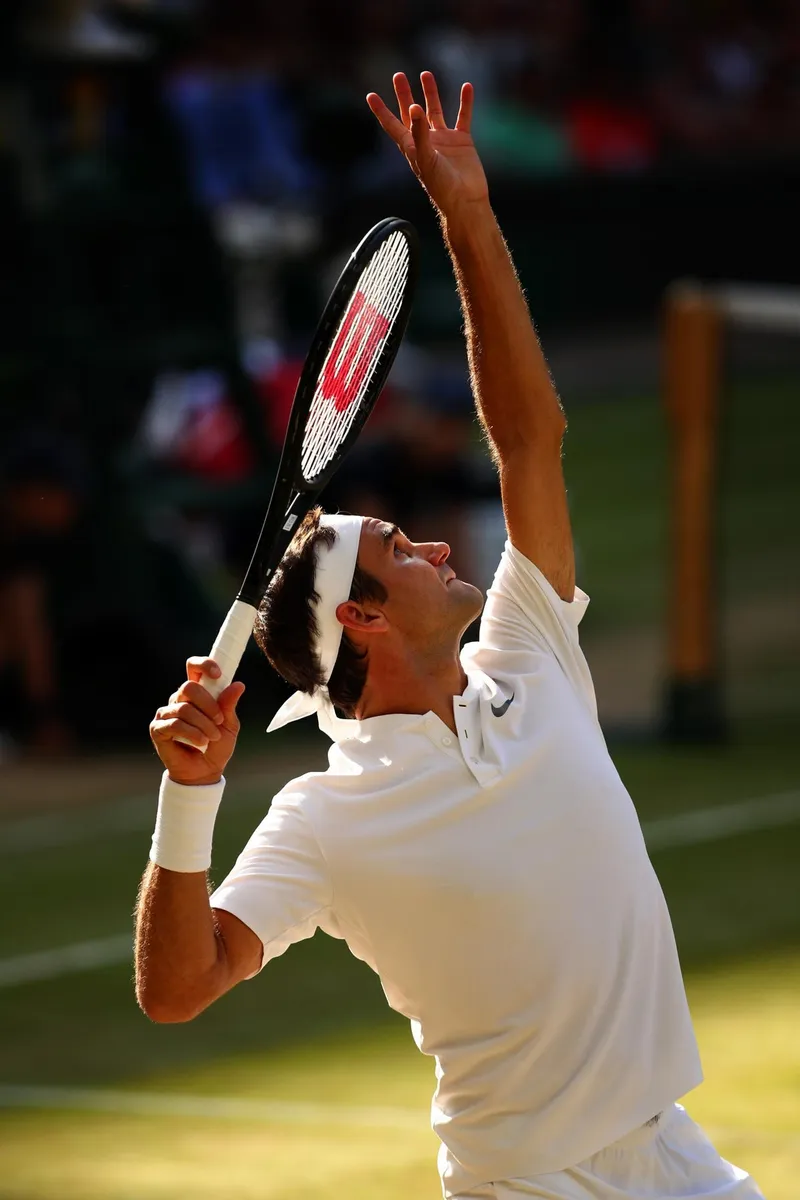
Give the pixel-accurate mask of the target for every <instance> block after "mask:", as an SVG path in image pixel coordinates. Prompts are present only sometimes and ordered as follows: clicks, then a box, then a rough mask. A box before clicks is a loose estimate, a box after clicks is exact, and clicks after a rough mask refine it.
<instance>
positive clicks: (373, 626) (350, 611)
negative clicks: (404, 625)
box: [336, 600, 389, 633]
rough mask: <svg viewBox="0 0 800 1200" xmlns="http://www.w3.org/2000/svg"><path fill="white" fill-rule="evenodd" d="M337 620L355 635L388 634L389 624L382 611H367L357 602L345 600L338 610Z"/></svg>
mask: <svg viewBox="0 0 800 1200" xmlns="http://www.w3.org/2000/svg"><path fill="white" fill-rule="evenodd" d="M336 619H337V621H339V623H340V624H341V625H344V627H345V629H352V630H353V632H354V633H386V631H387V630H388V628H389V622H388V621H387V620H386V617H385V616H384V615H383V613H382V612H381V611H380V609H367V608H365V607H364V605H363V604H358V603H356V601H355V600H345V601H343V602H342V603H341V604H340V605H339V607H338V608H337V609H336Z"/></svg>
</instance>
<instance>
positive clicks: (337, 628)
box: [267, 513, 364, 733]
mask: <svg viewBox="0 0 800 1200" xmlns="http://www.w3.org/2000/svg"><path fill="white" fill-rule="evenodd" d="M363 521H364V518H363V517H351V516H343V515H341V514H335V515H331V514H329V513H323V515H322V516H321V517H320V519H319V523H320V526H322V527H324V528H327V529H333V530H334V531H335V532H336V535H337V536H336V540H335V542H334V543H333V545H332V546H326V545H325V543H324V542H321V543H320V544H319V545H318V546H317V551H316V554H317V566H316V571H315V574H314V591H315V592H316V593H317V596H318V600H317V602H316V604H315V605H314V617H315V619H316V623H317V637H316V639H315V641H314V649H315V650H316V652H317V654H318V655H319V660H320V663H321V664H322V673H323V675H324V678H325V684H326V685H327V683H328V680H329V679H330V677H331V675H332V674H333V668H334V667H335V666H336V659H337V657H338V654H339V647H340V645H341V644H342V634H343V632H344V626H343V625H341V624H340V623H339V620H338V618H337V616H336V609H337V608H338V607H339V605H340V604H342V603H344V601H345V600H348V599H349V598H350V589H351V587H352V586H353V574H354V573H355V569H356V560H357V558H358V545H359V542H360V540H361V526H362V524H363ZM312 713H318V714H319V716H320V718H322V717H323V715H324V716H326V717H327V716H331V715H333V705H332V704H331V701H330V697H329V696H328V689H327V686H324V687H318V688H317V689H316V690H315V691H314V692H295V693H294V695H293V696H290V697H289V699H288V700H287V701H286V703H285V704H283V705H281V707H280V708H279V709H278V711H277V712H276V713H275V716H274V717H273V718H272V720H271V721H270V723H269V725H268V727H267V733H272V732H273V731H274V730H276V729H281V728H282V727H283V726H284V725H289V724H290V722H292V721H299V720H300V719H301V717H308V716H310V715H311V714H312ZM325 723H326V724H327V723H328V722H327V721H326V722H325ZM320 724H322V719H321V720H320Z"/></svg>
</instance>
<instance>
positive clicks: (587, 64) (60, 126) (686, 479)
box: [0, 0, 800, 1200]
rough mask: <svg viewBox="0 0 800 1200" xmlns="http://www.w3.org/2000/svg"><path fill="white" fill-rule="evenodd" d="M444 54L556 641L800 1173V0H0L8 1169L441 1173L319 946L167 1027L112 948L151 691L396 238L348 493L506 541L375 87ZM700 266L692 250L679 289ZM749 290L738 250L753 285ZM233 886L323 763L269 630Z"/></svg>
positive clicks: (361, 994)
mask: <svg viewBox="0 0 800 1200" xmlns="http://www.w3.org/2000/svg"><path fill="white" fill-rule="evenodd" d="M422 68H430V69H433V70H434V71H435V73H436V75H437V78H438V80H439V85H440V90H441V92H442V95H443V98H444V100H445V109H446V113H447V114H448V115H449V117H450V119H451V120H452V119H453V117H454V115H455V109H456V98H457V95H458V89H459V87H460V84H461V82H462V80H463V79H467V78H468V79H470V80H471V81H472V82H473V83H474V85H475V89H476V110H475V119H474V129H473V132H474V136H475V140H476V143H477V145H478V148H479V150H480V152H481V154H482V157H483V159H484V162H485V164H486V168H487V174H488V176H489V182H490V188H491V192H492V198H493V203H494V206H495V209H496V211H497V214H498V217H499V219H500V222H501V225H502V227H503V229H504V232H505V234H506V236H507V239H508V242H509V245H510V247H511V250H512V252H513V254H514V258H515V261H516V263H517V266H518V269H519V273H520V277H521V280H522V283H523V285H524V287H525V289H526V293H527V296H528V299H529V303H530V306H531V311H532V314H533V316H534V318H535V320H536V323H537V327H538V329H539V332H540V335H541V337H542V340H543V343H544V347H545V351H546V354H547V357H548V360H549V363H550V366H551V369H552V373H553V375H554V378H555V381H556V384H557V387H558V389H559V392H560V394H561V396H562V399H563V401H564V405H565V408H566V411H567V414H568V416H569V420H570V431H569V435H568V439H567V446H566V459H565V469H566V473H567V481H568V487H569V494H570V504H571V509H572V515H573V522H574V528H575V536H576V547H577V555H578V564H579V581H580V583H581V586H582V587H584V589H585V590H586V591H588V592H589V593H590V595H591V597H592V606H591V609H590V613H589V616H588V617H587V619H586V621H585V622H584V625H583V626H582V638H583V643H584V646H585V649H586V652H587V657H588V659H589V662H590V666H591V668H592V671H593V674H594V678H595V683H596V688H597V692H598V700H599V706H600V712H601V718H602V721H603V725H604V729H605V731H606V734H607V737H608V740H609V743H610V746H611V749H612V753H613V755H614V758H615V761H616V762H617V765H618V767H619V769H620V771H621V773H622V775H623V778H624V779H625V781H626V783H627V784H628V786H629V788H630V790H631V793H632V795H633V798H634V800H635V802H636V804H637V807H638V808H639V811H640V814H641V816H642V820H643V824H644V827H645V833H646V837H647V839H648V843H649V845H650V848H651V853H652V855H653V861H654V864H655V866H656V869H657V871H658V873H659V876H660V878H661V880H662V884H663V886H664V888H665V891H666V893H667V898H668V900H669V902H670V907H671V909H672V912H673V915H674V920H675V925H676V931H677V934H678V939H679V944H680V949H681V953H682V957H683V961H684V964H685V966H686V970H687V981H688V986H689V991H690V999H691V1001H692V1006H693V1011H694V1015H695V1019H696V1022H697V1026H698V1031H699V1034H700V1040H701V1049H702V1051H703V1055H704V1059H705V1062H706V1069H707V1075H708V1077H709V1083H708V1084H706V1085H704V1087H703V1088H702V1089H701V1091H700V1092H699V1093H698V1094H697V1096H696V1097H692V1098H691V1102H690V1103H689V1107H690V1109H691V1111H692V1112H693V1113H694V1115H696V1116H698V1117H699V1118H700V1119H702V1120H704V1121H705V1122H706V1124H708V1126H709V1127H710V1128H711V1131H712V1133H713V1135H714V1136H715V1137H716V1139H717V1141H718V1142H719V1144H720V1147H721V1148H722V1149H723V1151H724V1152H726V1153H727V1154H728V1155H729V1157H731V1158H733V1159H734V1160H735V1161H740V1160H741V1162H742V1165H744V1166H746V1167H747V1168H749V1169H751V1170H752V1171H753V1173H754V1174H755V1175H756V1177H757V1178H758V1179H759V1180H760V1181H761V1183H762V1186H763V1187H764V1189H765V1191H766V1192H767V1194H768V1196H769V1197H771V1200H795V1196H796V1179H797V1178H798V1176H800V1024H798V1022H797V1020H796V1017H795V1015H794V1014H795V1013H796V1003H797V995H798V987H799V986H800V885H798V879H800V869H799V868H798V851H800V836H799V835H798V824H799V823H800V768H798V758H797V745H798V735H800V687H799V686H798V685H800V604H799V603H798V601H799V600H800V551H799V550H798V539H797V534H796V525H797V516H798V510H799V508H800V506H799V505H798V501H799V500H800V473H799V472H798V468H797V461H798V455H799V454H800V403H799V401H800V238H798V236H797V214H798V212H800V0H758V2H757V0H695V2H690V0H605V2H603V3H600V0H461V2H460V3H458V4H456V3H454V2H451V0H426V3H424V4H423V3H421V0H394V2H393V3H392V4H384V3H380V2H378V0H328V2H327V3H321V2H318V0H295V2H294V3H292V4H290V5H285V6H276V5H271V4H267V3H264V2H263V0H260V2H259V0H116V2H115V0H107V2H106V3H99V2H91V0H25V2H24V3H23V0H5V3H4V4H3V5H2V8H0V855H2V856H3V860H4V861H3V872H2V874H1V875H0V899H2V902H3V906H4V910H5V912H6V914H7V917H6V921H5V923H4V925H3V927H2V928H0V1012H1V1013H2V1018H3V1019H2V1029H3V1033H2V1034H0V1196H3V1197H14V1198H15V1200H33V1198H34V1197H36V1198H45V1197H56V1196H58V1197H76V1198H78V1197H80V1198H81V1200H86V1198H94V1197H97V1198H101V1197H102V1198H110V1200H117V1198H120V1200H122V1198H123V1197H124V1198H127V1197H132V1196H134V1195H135V1196H137V1197H140V1198H141V1197H148V1198H149V1197H178V1196H183V1195H185V1194H186V1193H187V1191H188V1189H189V1188H190V1187H191V1188H192V1190H193V1191H194V1192H195V1193H196V1194H197V1195H198V1196H209V1197H216V1196H226V1195H231V1194H233V1192H234V1191H235V1192H236V1194H237V1195H239V1196H241V1197H246V1196H254V1197H255V1196H259V1197H270V1200H293V1198H294V1197H300V1196H301V1195H302V1196H303V1197H304V1198H306V1200H307V1198H309V1197H328V1196H330V1197H333V1196H334V1195H335V1196H337V1197H340V1196H342V1195H346V1196H348V1197H349V1198H352V1200H357V1198H358V1197H362V1196H363V1197H367V1196H372V1195H374V1194H376V1193H378V1192H380V1193H381V1194H383V1195H385V1196H387V1197H389V1198H390V1200H391V1198H392V1197H394V1196H397V1197H400V1196H403V1197H405V1196H407V1195H411V1194H413V1195H419V1196H420V1197H425V1196H427V1197H434V1196H435V1195H437V1194H438V1191H437V1189H438V1183H437V1180H436V1175H435V1166H434V1154H435V1146H434V1144H433V1140H432V1138H431V1136H430V1134H429V1132H428V1130H427V1124H426V1111H427V1104H428V1098H429V1093H430V1091H431V1090H432V1086H433V1080H432V1072H431V1071H430V1070H429V1064H427V1062H426V1060H424V1059H423V1058H422V1057H421V1056H419V1055H418V1054H417V1052H416V1051H415V1049H414V1048H413V1045H412V1043H411V1040H410V1038H409V1037H408V1033H407V1030H406V1029H405V1028H404V1026H403V1024H402V1022H399V1021H396V1020H395V1019H394V1018H393V1016H392V1014H391V1013H389V1012H388V1010H386V1008H385V1002H384V1000H383V997H382V994H381V992H380V988H379V986H378V985H377V982H376V981H375V980H374V979H373V978H372V977H371V976H370V975H369V972H368V971H367V970H366V968H363V965H362V964H358V963H355V962H354V961H352V960H351V959H349V958H348V956H347V954H346V952H344V951H343V950H342V947H341V946H340V945H339V944H338V943H336V944H335V943H332V942H329V941H326V940H325V939H321V938H315V939H313V940H312V942H310V943H305V944H303V945H302V946H300V947H296V948H293V949H292V950H291V951H290V953H289V954H288V955H287V956H286V959H285V960H281V961H280V962H279V963H276V964H273V965H272V966H271V968H270V970H269V971H268V972H267V975H266V976H264V977H261V978H260V979H259V980H258V981H256V982H255V983H252V984H248V985H245V986H244V987H242V988H240V989H238V991H237V992H236V993H234V994H233V995H231V996H230V997H228V998H226V999H225V1000H224V1001H222V1002H221V1003H220V1004H219V1005H218V1006H217V1008H216V1010H213V1011H211V1012H209V1013H207V1014H204V1015H203V1017H201V1018H200V1019H199V1020H198V1021H197V1022H195V1023H193V1024H192V1025H191V1026H187V1027H185V1028H184V1027H180V1028H172V1029H169V1028H155V1027H152V1026H150V1025H149V1024H148V1022H147V1021H146V1019H145V1018H144V1017H142V1016H141V1014H139V1013H138V1012H137V1010H136V1008H135V1004H134V1000H133V994H132V990H131V986H130V915H129V914H130V910H131V907H132V904H133V901H134V896H135V890H136V885H137V880H138V877H139V874H140V872H141V869H142V867H143V864H144V861H145V859H146V854H147V849H148V839H149V833H150V829H151V826H152V819H153V815H154V810H155V793H156V790H157V783H158V777H159V770H158V763H157V760H156V759H155V756H154V754H153V753H152V750H151V749H150V748H149V741H148V737H147V724H148V721H149V720H150V717H151V715H152V713H153V711H154V710H155V708H156V707H157V706H158V705H159V704H160V703H162V702H164V701H165V700H166V698H167V696H168V695H169V693H170V692H171V691H172V690H174V688H175V686H176V685H177V683H178V681H179V680H180V679H181V678H182V673H183V664H184V660H185V658H186V657H187V655H189V654H195V653H203V652H205V651H206V650H207V649H208V648H209V647H210V645H211V643H212V641H213V638H214V636H215V634H216V631H217V629H218V626H219V621H220V619H221V617H222V615H224V613H225V611H227V608H228V605H229V603H230V600H231V599H232V597H233V595H234V594H235V591H236V589H237V587H238V584H239V582H240V580H241V576H242V574H243V572H244V569H245V567H246V565H247V559H248V555H249V550H250V548H251V547H252V543H253V540H254V537H255V534H256V532H257V529H258V527H259V525H260V521H261V518H262V515H263V511H264V508H265V505H266V502H267V499H268V497H269V492H270V489H271V483H272V477H273V473H274V470H275V467H276V462H277V456H278V453H279V450H280V446H281V442H282V438H283V433H284V430H285V426H286V421H287V418H288V413H289V408H290V404H291V399H292V396H293V392H294V386H295V383H296V380H297V377H298V374H299V369H300V365H301V363H302V360H303V357H304V354H305V350H306V348H307V346H308V343H309V340H310V337H311V334H312V332H313V329H314V326H315V323H316V320H317V317H318V316H319V313H320V311H321V307H322V305H323V303H324V301H325V298H326V297H327V294H328V291H329V289H330V287H331V285H332V283H333V281H334V280H335V278H336V275H337V273H338V271H339V270H340V269H341V266H342V265H343V262H344V259H345V257H346V255H347V254H348V253H349V251H350V249H351V248H352V246H353V245H354V244H355V242H356V241H357V240H358V239H359V238H360V237H361V236H362V234H363V233H364V232H366V230H367V229H368V228H369V227H370V226H371V225H372V224H373V223H374V222H375V221H377V220H379V219H380V218H382V217H385V216H387V215H393V214H396V215H399V216H403V217H406V218H409V219H411V220H412V221H413V222H414V223H415V224H416V225H417V228H418V230H419V233H420V236H421V240H422V247H423V261H422V275H421V279H420V283H419V288H418V293H417V298H416V302H415V307H414V312H413V315H412V319H411V324H410V327H409V334H408V337H407V340H406V343H405V346H404V348H403V350H402V352H401V355H400V356H399V358H398V361H397V364H396V367H395V369H394V371H393V373H392V376H391V378H390V381H389V384H388V386H387V388H386V390H385V392H384V395H383V397H382V399H381V401H380V403H379V406H378V408H377V409H376V412H375V414H374V415H373V417H372V418H371V421H370V426H369V428H368V430H367V431H366V433H365V435H364V437H363V438H362V440H361V441H360V443H359V446H358V448H357V450H356V451H355V452H354V454H353V456H352V458H351V459H350V460H349V462H348V466H347V469H346V471H345V472H344V474H343V477H342V478H341V479H339V480H337V481H336V482H335V485H332V487H331V488H330V489H329V491H328V492H327V493H326V495H325V498H324V499H325V502H326V503H327V505H328V506H329V507H336V506H340V507H342V508H345V509H352V510H355V511H364V512H369V513H370V514H372V515H376V516H381V517H387V518H388V519H390V520H396V521H397V522H398V523H399V524H400V525H401V526H402V527H403V528H404V530H405V531H406V532H407V533H408V534H409V536H411V537H412V538H419V539H423V538H424V539H427V538H437V539H438V538H444V539H445V540H447V541H448V542H449V543H450V544H451V547H452V561H453V563H454V565H455V567H456V570H457V571H458V573H459V574H461V575H462V576H465V577H467V578H471V579H474V580H475V582H478V583H480V584H481V585H482V586H484V587H486V586H488V583H489V581H490V579H491V576H492V573H493V570H494V567H495V565H496V562H497V560H498V557H499V553H500V549H501V547H502V542H503V525H502V514H501V512H500V507H499V494H498V489H497V484H496V480H495V478H494V474H493V471H492V468H491V465H490V463H489V460H488V457H487V455H486V452H485V447H484V446H483V444H482V441H481V439H480V436H479V434H478V430H477V428H476V425H475V421H474V419H473V410H472V401H471V397H470V393H469V384H468V378H467V374H466V368H465V360H464V352H463V343H462V339H461V332H460V324H461V322H460V314H459V309H458V304H457V299H456V295H455V289H454V285H453V280H452V273H451V269H450V266H449V262H448V259H447V256H446V254H445V252H444V250H443V248H442V245H441V239H440V235H439V232H438V228H437V225H436V221H435V218H434V215H433V212H432V210H431V209H430V207H429V205H428V202H427V200H426V198H425V196H424V195H423V194H422V192H421V190H420V189H419V187H418V185H417V183H416V181H415V180H414V179H413V177H412V176H411V175H410V173H409V172H408V169H407V167H406V164H405V163H404V162H403V160H402V158H401V156H400V155H399V154H398V153H397V151H396V150H395V149H394V147H393V146H392V145H391V144H390V143H389V142H388V139H386V138H385V137H384V136H383V135H382V134H381V131H380V129H379V128H378V127H377V125H376V124H375V122H374V119H373V118H372V117H371V115H370V113H369V112H368V110H367V108H366V105H365V103H364V95H365V93H366V92H367V91H368V90H377V91H379V92H381V93H382V94H383V95H384V96H385V97H386V98H387V99H388V98H389V96H390V93H391V75H392V73H393V72H394V71H396V70H406V71H407V72H408V73H409V75H410V76H411V77H412V79H413V77H415V76H416V75H417V74H418V72H419V70H420V69H422ZM687 281H688V282H687ZM730 285H736V287H735V288H734V287H732V286H730ZM242 678H243V679H244V680H245V682H246V683H247V684H248V691H247V694H246V696H245V698H244V701H243V704H242V717H243V723H244V731H243V734H242V738H241V744H240V747H239V751H238V752H237V757H236V760H235V762H234V764H232V769H231V772H230V785H229V790H228V795H227V796H226V801H225V808H224V810H223V815H222V816H221V819H220V826H219V833H218V839H217V849H216V852H215V854H216V857H215V873H216V875H217V878H220V877H221V875H222V874H223V873H224V871H225V870H226V869H227V866H228V865H229V863H230V862H231V861H232V859H233V857H234V855H235V854H236V852H237V850H238V848H239V847H240V846H241V844H242V842H243V840H244V839H245V838H246V836H247V834H248V833H249V831H250V830H251V829H252V827H253V826H254V824H255V823H256V822H257V821H258V819H259V817H260V815H261V814H262V813H263V811H264V809H265V808H266V806H267V805H268V803H269V799H270V796H271V795H272V794H273V793H274V791H275V790H277V789H278V788H279V787H280V786H281V785H282V783H283V782H284V781H285V780H286V779H287V778H289V777H290V776H292V775H294V774H297V773H300V772H302V771H305V770H308V769H315V768H317V767H319V766H320V765H321V766H322V767H323V768H324V763H325V745H324V741H323V739H321V737H320V736H319V735H318V734H316V733H315V731H314V730H313V729H311V728H310V723H309V722H305V723H304V724H305V725H307V726H309V728H306V729H298V728H297V727H295V728H294V729H292V730H290V731H288V732H286V733H285V734H283V735H277V736H274V737H272V738H270V739H269V742H267V739H266V737H265V735H264V734H263V732H262V731H263V729H264V727H265V725H266V723H267V721H268V719H269V717H270V715H271V713H272V711H273V710H274V708H275V707H277V705H278V704H279V703H280V702H281V700H282V699H283V698H284V696H285V694H286V691H285V689H284V687H283V685H282V684H281V682H280V681H279V680H277V679H276V678H275V677H274V676H273V675H272V674H271V672H270V671H269V669H268V668H267V667H266V666H265V665H264V664H263V662H262V661H261V660H259V657H258V654H257V652H256V651H255V647H253V648H252V651H251V652H250V653H249V654H248V656H246V658H245V660H244V662H243V664H242Z"/></svg>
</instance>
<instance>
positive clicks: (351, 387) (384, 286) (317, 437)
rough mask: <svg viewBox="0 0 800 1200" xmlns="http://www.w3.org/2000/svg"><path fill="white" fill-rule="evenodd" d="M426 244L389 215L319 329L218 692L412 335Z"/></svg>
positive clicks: (225, 644) (235, 614)
mask: <svg viewBox="0 0 800 1200" xmlns="http://www.w3.org/2000/svg"><path fill="white" fill-rule="evenodd" d="M418 257H419V248H418V241H417V235H416V231H415V229H414V227H413V225H410V224H409V223H408V221H403V220H401V219H400V218H398V217H387V218H386V219H385V220H383V221H380V222H379V223H378V224H377V225H376V226H375V227H374V228H373V229H371V230H370V231H369V233H368V234H367V236H366V237H365V238H364V239H363V241H362V242H360V243H359V245H358V246H357V247H356V249H355V250H354V251H353V254H352V255H351V257H350V259H349V261H348V263H347V265H346V267H345V268H344V270H343V271H342V274H341V275H340V277H339V280H338V282H337V283H336V286H335V287H334V289H333V291H332V293H331V296H330V299H329V300H328V303H327V305H326V307H325V311H324V312H323V314H322V317H321V319H320V322H319V325H318V326H317V329H316V332H315V334H314V340H313V342H312V343H311V347H310V349H309V352H308V355H307V357H306V361H305V363H304V365H303V371H302V374H301V376H300V381H299V383H298V385H297V390H296V392H295V396H294V401H293V403H292V411H291V415H290V417H289V427H288V429H287V431H286V439H285V441H284V444H283V452H282V454H281V461H280V465H279V467H278V474H277V478H276V480H275V485H274V487H273V489H272V496H271V498H270V502H269V508H268V509H267V515H266V517H265V518H264V524H263V526H262V528H261V533H260V534H259V538H258V542H257V544H256V548H255V551H254V553H253V557H252V560H251V562H250V566H249V567H248V569H247V574H246V575H245V578H244V583H243V584H242V586H241V589H240V591H239V594H238V596H237V597H236V599H235V600H234V602H233V605H232V606H231V609H230V611H229V613H228V615H227V617H226V618H225V620H224V622H223V624H222V628H221V629H220V631H219V634H218V635H217V639H216V641H215V642H214V645H213V646H212V648H211V655H210V657H211V658H212V659H213V660H214V662H216V664H217V666H218V667H219V668H220V676H219V678H218V679H214V680H211V679H208V677H207V676H204V677H203V686H204V687H205V688H207V689H208V691H209V692H211V694H212V695H213V696H214V697H215V698H216V697H217V696H218V695H219V694H220V692H221V691H222V690H223V689H224V688H226V687H227V686H228V684H229V683H231V682H232V680H233V676H234V674H235V672H236V670H237V668H238V666H239V663H240V662H241V659H242V655H243V654H244V651H245V649H246V647H247V643H248V641H249V639H250V635H251V634H252V632H253V626H254V624H255V619H256V612H257V610H258V606H259V604H260V603H261V600H262V599H263V596H264V593H265V592H266V590H267V588H268V586H269V582H270V579H271V578H272V576H273V574H274V572H275V569H276V568H277V566H278V564H279V563H280V561H281V559H282V558H283V555H284V552H285V551H286V548H287V546H288V545H289V542H290V541H291V539H292V534H293V532H294V530H295V528H296V527H297V525H298V524H299V523H300V521H302V519H303V517H304V516H305V515H306V513H307V512H308V511H309V509H310V508H312V507H313V505H314V504H315V503H316V501H317V498H318V496H319V494H320V492H321V491H322V489H323V488H324V487H325V485H326V484H327V483H329V482H330V480H331V479H332V477H333V475H334V474H335V473H336V471H338V469H339V467H340V466H341V465H342V462H343V460H344V458H345V455H346V454H347V453H348V451H349V450H350V449H351V448H352V446H353V444H354V443H355V441H356V438H357V437H358V435H359V434H360V432H361V430H362V429H363V428H364V423H365V421H366V420H367V417H368V416H369V414H370V413H371V411H372V409H373V408H374V406H375V401H376V400H377V399H378V396H379V395H380V393H381V390H382V388H383V385H384V383H385V382H386V377H387V375H388V374H389V370H390V368H391V366H392V363H393V362H394V359H395V355H396V354H397V351H398V349H399V347H400V343H401V341H402V339H403V334H404V333H405V329H406V325H407V323H408V317H409V313H410V310H411V301H412V297H413V291H414V284H415V282H416V277H417V262H418Z"/></svg>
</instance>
